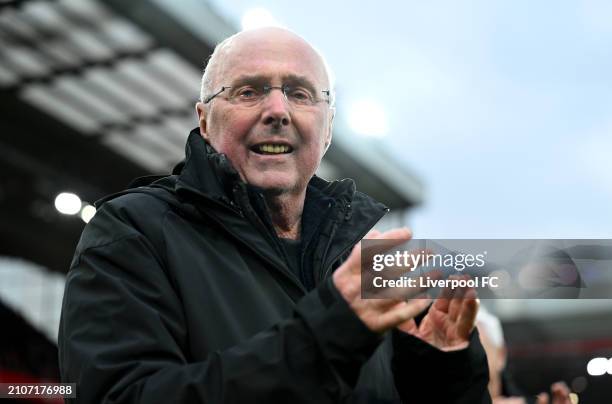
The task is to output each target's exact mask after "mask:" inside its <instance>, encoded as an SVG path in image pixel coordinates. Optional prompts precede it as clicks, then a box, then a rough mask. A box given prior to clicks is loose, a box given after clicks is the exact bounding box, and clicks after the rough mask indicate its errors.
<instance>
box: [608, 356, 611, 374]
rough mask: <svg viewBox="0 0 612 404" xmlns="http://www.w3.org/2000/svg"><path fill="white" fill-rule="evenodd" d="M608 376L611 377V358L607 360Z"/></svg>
mask: <svg viewBox="0 0 612 404" xmlns="http://www.w3.org/2000/svg"><path fill="white" fill-rule="evenodd" d="M607 370H608V374H609V375H612V358H610V359H608V368H607Z"/></svg>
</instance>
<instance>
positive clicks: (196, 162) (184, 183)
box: [173, 128, 389, 288]
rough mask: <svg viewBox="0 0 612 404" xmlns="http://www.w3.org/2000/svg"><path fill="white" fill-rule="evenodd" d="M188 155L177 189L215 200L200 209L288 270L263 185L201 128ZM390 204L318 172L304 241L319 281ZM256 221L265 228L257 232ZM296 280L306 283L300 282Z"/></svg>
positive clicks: (312, 185)
mask: <svg viewBox="0 0 612 404" xmlns="http://www.w3.org/2000/svg"><path fill="white" fill-rule="evenodd" d="M185 156H186V157H185V160H184V161H183V162H181V163H179V164H178V165H177V166H176V167H175V168H174V170H173V174H175V175H177V180H176V182H175V186H174V190H175V192H176V194H177V195H178V196H179V197H180V198H182V197H185V198H186V199H192V195H197V196H198V197H200V198H204V200H206V201H208V202H211V201H212V204H210V203H209V204H207V205H206V207H205V208H204V209H202V208H198V210H200V211H201V212H202V213H203V214H206V215H208V216H210V217H211V218H213V219H214V220H217V221H218V222H219V224H220V225H222V226H224V227H225V228H226V229H227V230H228V231H230V232H231V233H232V234H234V236H235V237H236V238H238V239H240V240H241V241H242V242H243V243H244V245H245V246H248V248H251V249H253V250H255V251H258V252H259V254H261V255H262V256H263V257H265V258H266V259H267V260H268V261H269V262H270V263H271V264H273V265H274V266H276V267H278V268H280V269H281V272H286V271H283V270H282V268H284V266H285V264H284V262H283V261H282V258H281V257H282V255H283V254H282V253H279V251H278V250H277V251H276V252H274V249H275V248H276V249H279V248H282V247H280V245H279V242H278V239H277V237H276V234H275V232H274V229H272V228H271V223H269V220H268V221H266V218H267V217H268V214H267V212H266V211H265V208H262V203H261V201H263V197H262V196H261V193H260V192H259V190H258V189H257V188H255V187H252V186H249V185H247V184H246V183H244V181H242V180H241V178H240V175H239V174H238V172H237V171H236V170H235V169H234V168H233V166H232V164H231V162H230V161H229V160H228V158H227V157H226V156H225V155H224V154H221V153H218V152H217V151H215V150H214V149H213V147H212V146H210V145H209V144H208V143H207V142H206V141H205V140H204V138H203V137H202V136H201V135H200V131H199V128H196V129H194V130H192V131H191V133H190V134H189V137H188V139H187V145H186V151H185ZM238 191H240V192H238ZM258 201H259V202H258ZM196 205H199V204H196ZM221 207H223V208H221ZM211 209H214V210H215V212H216V213H212V211H211ZM388 210H389V209H388V208H387V207H386V206H385V205H383V204H382V203H380V202H377V201H375V200H374V199H372V198H370V197H369V196H367V195H365V194H363V193H361V192H358V191H356V189H355V183H354V181H353V180H351V179H343V180H339V181H331V182H329V181H326V180H324V179H322V178H319V177H317V176H313V177H312V179H311V180H310V182H309V184H308V189H307V192H306V201H305V203H304V212H303V215H302V242H303V246H302V247H303V248H304V249H305V251H306V249H307V250H308V251H310V253H311V254H312V257H311V258H312V261H311V263H310V265H309V266H312V269H313V272H314V274H313V275H314V276H315V282H318V281H320V280H321V279H323V277H325V276H326V275H327V273H328V272H329V271H330V270H331V269H332V268H331V266H332V264H334V263H337V262H338V260H339V259H342V257H345V256H346V254H348V253H349V252H350V249H351V248H352V246H353V245H354V244H356V243H357V242H358V241H359V240H361V238H363V236H364V235H365V234H366V233H367V232H368V231H369V230H370V229H371V228H372V227H373V226H374V225H375V224H376V223H377V222H378V221H379V220H380V218H381V217H382V216H384V214H385V213H386V212H387V211H388ZM249 213H250V214H249ZM245 219H246V220H245ZM254 224H255V225H256V227H258V228H259V230H260V231H259V232H253V225H254ZM257 233H259V234H260V235H259V236H257ZM262 235H263V238H262ZM311 241H312V243H310V242H311ZM309 243H310V244H309ZM304 244H309V245H304ZM270 247H272V248H270ZM318 270H321V271H323V272H318ZM285 275H286V274H285ZM293 283H294V285H296V286H299V287H300V288H301V286H300V285H299V283H296V282H293Z"/></svg>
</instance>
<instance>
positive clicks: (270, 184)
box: [251, 180, 297, 196]
mask: <svg viewBox="0 0 612 404" xmlns="http://www.w3.org/2000/svg"><path fill="white" fill-rule="evenodd" d="M251 185H254V186H256V187H258V188H260V189H261V190H262V191H263V192H264V194H266V195H272V196H274V195H282V194H286V193H292V192H293V191H295V189H296V188H297V184H296V183H295V182H289V181H286V182H285V181H278V180H276V181H253V182H251Z"/></svg>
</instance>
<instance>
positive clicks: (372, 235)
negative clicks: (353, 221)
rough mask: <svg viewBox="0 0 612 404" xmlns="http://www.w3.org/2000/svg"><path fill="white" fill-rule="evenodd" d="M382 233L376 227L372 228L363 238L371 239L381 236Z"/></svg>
mask: <svg viewBox="0 0 612 404" xmlns="http://www.w3.org/2000/svg"><path fill="white" fill-rule="evenodd" d="M381 234H382V233H381V232H380V231H378V230H376V229H372V230H370V231H369V232H368V234H366V235H365V236H364V237H363V238H365V239H369V238H377V237H378V236H380V235H381Z"/></svg>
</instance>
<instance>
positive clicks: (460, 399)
mask: <svg viewBox="0 0 612 404" xmlns="http://www.w3.org/2000/svg"><path fill="white" fill-rule="evenodd" d="M392 342H393V357H392V360H391V367H392V371H393V378H394V380H395V387H396V388H397V390H398V392H399V394H400V396H401V398H402V401H403V402H404V403H405V404H410V403H445V404H451V403H457V404H459V403H465V404H480V403H491V397H490V396H489V390H488V383H489V368H488V365H487V356H486V353H485V351H484V348H483V347H482V345H481V343H480V338H479V336H478V330H476V329H474V331H473V332H472V334H471V336H470V344H469V346H468V347H467V348H465V349H462V350H460V351H452V352H443V351H440V350H439V349H437V348H434V347H433V346H431V345H429V344H428V343H426V342H424V341H422V340H421V339H419V338H417V337H414V336H412V335H410V334H407V333H404V332H401V331H399V330H394V331H393V333H392Z"/></svg>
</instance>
